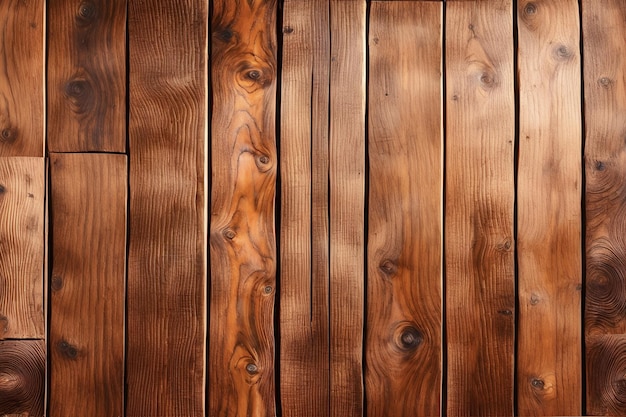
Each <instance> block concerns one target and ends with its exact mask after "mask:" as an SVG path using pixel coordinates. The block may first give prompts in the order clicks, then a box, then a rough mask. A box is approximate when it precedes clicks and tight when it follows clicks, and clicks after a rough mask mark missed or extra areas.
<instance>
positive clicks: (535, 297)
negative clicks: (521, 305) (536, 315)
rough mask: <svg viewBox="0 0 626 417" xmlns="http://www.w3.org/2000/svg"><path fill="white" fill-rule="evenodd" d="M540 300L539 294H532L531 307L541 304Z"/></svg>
mask: <svg viewBox="0 0 626 417" xmlns="http://www.w3.org/2000/svg"><path fill="white" fill-rule="evenodd" d="M539 301H541V300H540V298H539V296H538V295H537V294H531V295H530V305H531V306H536V305H537V304H539Z"/></svg>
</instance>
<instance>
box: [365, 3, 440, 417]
mask: <svg viewBox="0 0 626 417" xmlns="http://www.w3.org/2000/svg"><path fill="white" fill-rule="evenodd" d="M441 41H442V4H441V3H437V2H430V3H422V2H372V4H371V6H370V24H369V56H370V60H369V91H368V97H369V100H368V107H369V111H368V114H369V118H368V131H369V166H370V170H369V215H368V251H367V254H368V257H367V265H368V281H367V282H368V288H367V294H368V296H367V300H368V305H367V326H366V335H367V339H366V345H365V357H366V373H365V387H366V391H367V395H366V398H367V415H368V416H381V417H382V416H397V417H401V416H407V417H409V416H411V417H413V416H416V415H419V416H435V415H439V413H440V398H441V295H442V292H441V284H442V233H443V227H442V226H443V225H442V223H443V222H442V217H443V205H442V199H443V137H442V76H441V71H442V68H441V65H442V62H441V61H442V49H441Z"/></svg>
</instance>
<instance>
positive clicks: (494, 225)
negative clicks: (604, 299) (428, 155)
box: [444, 0, 515, 416]
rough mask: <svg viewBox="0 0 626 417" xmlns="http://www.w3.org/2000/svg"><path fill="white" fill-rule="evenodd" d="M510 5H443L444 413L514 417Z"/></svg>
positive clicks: (507, 2)
mask: <svg viewBox="0 0 626 417" xmlns="http://www.w3.org/2000/svg"><path fill="white" fill-rule="evenodd" d="M512 23H513V16H512V7H511V2H510V1H509V0H502V1H496V2H482V1H476V2H450V3H447V4H446V52H445V53H446V95H447V97H446V126H447V132H446V149H447V151H446V159H447V161H446V202H445V224H446V230H445V240H444V245H445V248H446V249H445V264H446V292H447V295H446V312H447V317H446V326H447V327H446V334H447V344H448V346H447V347H448V355H447V359H448V363H447V365H448V367H447V370H448V375H447V400H448V403H447V412H448V415H450V416H460V415H481V416H489V415H492V416H496V415H497V416H507V415H512V414H513V367H514V358H513V354H514V337H515V329H514V326H515V261H514V247H515V243H514V236H513V209H514V198H515V184H514V178H513V173H514V159H513V157H514V155H513V154H514V140H515V100H514V86H513V27H512Z"/></svg>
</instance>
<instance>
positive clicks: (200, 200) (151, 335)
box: [126, 0, 223, 416]
mask: <svg viewBox="0 0 626 417" xmlns="http://www.w3.org/2000/svg"><path fill="white" fill-rule="evenodd" d="M128 13H129V21H128V29H129V50H131V51H132V53H131V54H130V75H129V77H130V91H129V93H130V102H131V103H132V105H131V107H130V121H129V134H130V138H129V154H130V168H129V169H130V223H129V227H130V230H131V231H132V232H131V233H130V236H129V255H128V256H129V266H128V269H129V272H128V301H127V302H128V307H127V325H128V336H127V337H128V339H127V357H128V360H127V364H128V366H127V372H126V384H127V386H128V391H127V393H128V394H127V395H128V398H127V401H126V414H127V415H129V416H139V415H163V416H165V415H170V416H173V415H186V416H195V415H204V409H205V408H204V403H205V399H204V397H205V374H206V371H205V362H206V360H205V357H206V288H207V287H206V253H207V247H206V234H207V230H206V215H207V213H206V198H205V190H206V188H207V186H206V174H205V172H206V158H207V152H206V146H207V145H206V141H207V137H206V134H207V122H206V117H207V42H208V39H207V36H208V33H207V26H208V21H207V20H208V4H207V1H206V0H183V1H179V0H176V1H174V0H171V1H163V0H141V1H139V0H132V1H130V3H129V10H128ZM222 313H223V312H222Z"/></svg>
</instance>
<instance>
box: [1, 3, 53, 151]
mask: <svg viewBox="0 0 626 417" xmlns="http://www.w3.org/2000/svg"><path fill="white" fill-rule="evenodd" d="M44 10H45V1H28V2H27V1H19V0H5V1H3V2H2V3H0V55H1V56H2V59H1V60H0V156H38V157H42V156H43V155H44V117H43V113H44V93H43V88H44V58H45V49H44V30H45V25H44V16H45V12H44Z"/></svg>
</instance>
